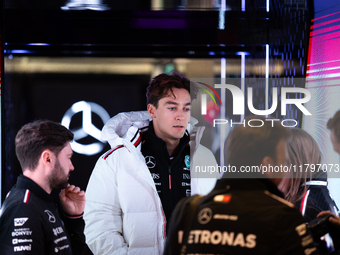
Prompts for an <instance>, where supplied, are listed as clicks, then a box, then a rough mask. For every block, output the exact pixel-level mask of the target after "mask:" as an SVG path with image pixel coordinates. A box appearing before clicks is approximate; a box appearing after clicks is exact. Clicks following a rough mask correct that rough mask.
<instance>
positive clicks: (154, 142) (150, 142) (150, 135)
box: [143, 121, 190, 155]
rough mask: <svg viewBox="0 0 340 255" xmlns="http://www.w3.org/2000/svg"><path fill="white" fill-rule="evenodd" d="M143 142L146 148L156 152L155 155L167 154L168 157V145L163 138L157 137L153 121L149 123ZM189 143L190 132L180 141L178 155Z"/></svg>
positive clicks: (186, 132)
mask: <svg viewBox="0 0 340 255" xmlns="http://www.w3.org/2000/svg"><path fill="white" fill-rule="evenodd" d="M143 140H144V141H145V146H146V147H148V148H152V150H153V151H155V153H165V152H166V155H167V153H168V150H167V148H166V143H165V142H164V141H163V140H162V139H161V138H159V137H157V136H156V134H155V130H154V128H153V122H152V121H150V123H149V127H148V130H147V132H146V134H145V137H144V139H143ZM189 141H190V137H189V133H188V131H185V133H184V136H183V137H182V138H181V139H180V142H179V145H178V150H177V151H178V153H180V152H181V150H182V148H184V146H185V145H186V144H188V143H189ZM143 146H144V145H143ZM178 153H177V154H178Z"/></svg>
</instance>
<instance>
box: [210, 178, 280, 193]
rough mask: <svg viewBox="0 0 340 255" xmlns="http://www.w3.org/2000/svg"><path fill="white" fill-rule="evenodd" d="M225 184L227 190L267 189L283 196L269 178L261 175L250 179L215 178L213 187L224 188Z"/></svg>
mask: <svg viewBox="0 0 340 255" xmlns="http://www.w3.org/2000/svg"><path fill="white" fill-rule="evenodd" d="M261 177H262V176H261ZM227 186H229V187H228V188H229V190H235V189H241V190H267V191H269V192H270V193H272V194H274V195H276V196H279V197H281V198H284V195H283V193H282V192H281V191H280V190H279V189H278V188H277V186H276V185H275V184H274V183H273V182H272V181H271V180H269V179H267V178H263V177H262V178H252V179H236V178H228V179H227V178H222V179H219V180H217V182H216V186H215V188H214V189H226V187H227Z"/></svg>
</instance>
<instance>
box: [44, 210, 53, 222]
mask: <svg viewBox="0 0 340 255" xmlns="http://www.w3.org/2000/svg"><path fill="white" fill-rule="evenodd" d="M45 213H46V214H47V215H48V220H49V222H51V223H55V216H54V215H53V213H51V212H50V211H49V210H45Z"/></svg>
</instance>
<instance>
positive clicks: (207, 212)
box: [198, 207, 212, 224]
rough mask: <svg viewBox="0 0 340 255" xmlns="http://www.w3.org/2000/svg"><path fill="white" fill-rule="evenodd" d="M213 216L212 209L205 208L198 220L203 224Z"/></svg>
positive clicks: (199, 214)
mask: <svg viewBox="0 0 340 255" xmlns="http://www.w3.org/2000/svg"><path fill="white" fill-rule="evenodd" d="M211 218H212V210H211V209H210V208H208V207H206V208H203V209H202V210H201V211H200V212H199V213H198V222H199V223H201V224H207V223H208V222H209V221H210V220H211Z"/></svg>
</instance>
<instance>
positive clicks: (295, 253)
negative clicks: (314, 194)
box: [271, 208, 318, 255]
mask: <svg viewBox="0 0 340 255" xmlns="http://www.w3.org/2000/svg"><path fill="white" fill-rule="evenodd" d="M280 216H281V217H279V218H278V219H276V220H277V222H278V224H277V225H276V226H275V229H273V230H274V231H275V235H274V236H272V237H271V238H274V239H273V244H274V246H275V251H276V252H275V254H277V255H279V254H290V255H304V254H311V255H314V254H318V252H317V248H316V247H315V246H314V243H313V237H312V236H311V235H310V233H309V231H308V228H307V225H306V223H305V221H304V218H303V217H302V216H301V214H299V212H298V211H297V210H295V208H286V209H285V210H284V211H283V212H282V214H281V215H280ZM275 240H276V241H275ZM278 240H280V241H278Z"/></svg>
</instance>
